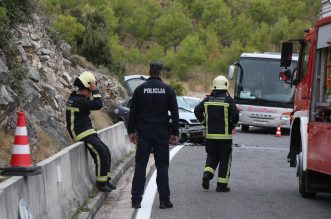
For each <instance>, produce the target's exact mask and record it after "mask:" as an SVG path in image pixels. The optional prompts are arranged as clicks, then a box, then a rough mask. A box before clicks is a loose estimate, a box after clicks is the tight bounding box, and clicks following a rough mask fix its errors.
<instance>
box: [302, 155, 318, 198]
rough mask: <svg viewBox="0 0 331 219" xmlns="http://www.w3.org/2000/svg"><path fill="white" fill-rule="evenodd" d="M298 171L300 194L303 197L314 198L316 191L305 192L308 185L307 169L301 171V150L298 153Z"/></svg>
mask: <svg viewBox="0 0 331 219" xmlns="http://www.w3.org/2000/svg"><path fill="white" fill-rule="evenodd" d="M298 173H299V192H300V194H301V196H302V197H304V198H314V197H315V196H316V192H307V187H308V186H309V174H308V172H307V171H303V160H302V152H301V153H300V154H299V162H298Z"/></svg>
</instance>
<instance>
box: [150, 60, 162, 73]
mask: <svg viewBox="0 0 331 219" xmlns="http://www.w3.org/2000/svg"><path fill="white" fill-rule="evenodd" d="M149 68H150V70H151V71H161V70H163V64H162V63H161V62H152V63H151V64H149Z"/></svg>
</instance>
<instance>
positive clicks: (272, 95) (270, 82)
mask: <svg viewBox="0 0 331 219" xmlns="http://www.w3.org/2000/svg"><path fill="white" fill-rule="evenodd" d="M240 64H241V66H242V69H243V72H239V74H241V75H242V81H241V84H240V77H237V83H236V87H235V93H234V97H235V99H237V100H242V102H248V103H254V102H255V103H263V102H265V103H267V102H269V103H283V104H286V105H287V104H290V105H291V104H292V105H293V97H294V86H292V87H291V86H290V85H289V84H286V83H285V82H283V81H281V80H279V78H278V77H279V74H278V73H279V66H280V60H279V59H265V58H251V57H241V59H240ZM296 64H297V62H296V61H292V64H291V66H290V69H291V72H292V71H293V69H295V67H296ZM239 71H240V70H239Z"/></svg>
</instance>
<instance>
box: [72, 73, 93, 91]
mask: <svg viewBox="0 0 331 219" xmlns="http://www.w3.org/2000/svg"><path fill="white" fill-rule="evenodd" d="M91 82H95V77H94V75H93V73H92V72H90V71H84V72H83V73H81V74H80V75H79V76H78V77H77V78H76V80H75V82H74V86H77V87H79V88H90V86H91Z"/></svg>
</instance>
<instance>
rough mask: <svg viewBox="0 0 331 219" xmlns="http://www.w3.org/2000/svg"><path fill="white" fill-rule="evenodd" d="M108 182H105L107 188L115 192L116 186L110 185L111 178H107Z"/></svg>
mask: <svg viewBox="0 0 331 219" xmlns="http://www.w3.org/2000/svg"><path fill="white" fill-rule="evenodd" d="M107 180H108V182H107V186H108V187H109V188H110V189H111V190H115V189H116V186H115V185H113V184H112V183H111V177H108V179H107Z"/></svg>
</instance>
